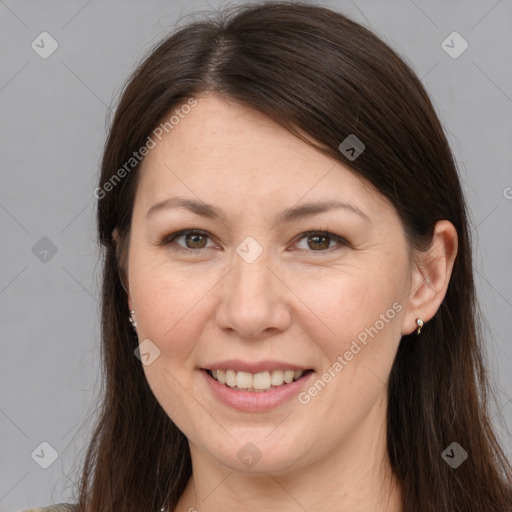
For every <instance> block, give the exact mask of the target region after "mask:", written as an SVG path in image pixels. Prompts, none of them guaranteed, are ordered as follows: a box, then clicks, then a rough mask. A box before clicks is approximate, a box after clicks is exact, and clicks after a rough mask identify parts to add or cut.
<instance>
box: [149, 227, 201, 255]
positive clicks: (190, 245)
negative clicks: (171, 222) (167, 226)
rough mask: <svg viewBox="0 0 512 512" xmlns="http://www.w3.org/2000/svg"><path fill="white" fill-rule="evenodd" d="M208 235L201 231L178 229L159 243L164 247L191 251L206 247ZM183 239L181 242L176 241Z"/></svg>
mask: <svg viewBox="0 0 512 512" xmlns="http://www.w3.org/2000/svg"><path fill="white" fill-rule="evenodd" d="M208 238H209V236H208V235H207V234H206V233H203V232H202V231H197V230H192V229H187V230H184V231H178V232H177V233H173V234H171V235H169V236H168V237H166V238H164V239H163V240H162V242H160V244H159V245H161V246H165V247H167V246H168V247H172V248H173V249H175V250H178V251H193V250H197V251H199V250H201V249H205V248H207V245H206V244H207V241H208ZM180 239H184V242H183V243H178V240H180Z"/></svg>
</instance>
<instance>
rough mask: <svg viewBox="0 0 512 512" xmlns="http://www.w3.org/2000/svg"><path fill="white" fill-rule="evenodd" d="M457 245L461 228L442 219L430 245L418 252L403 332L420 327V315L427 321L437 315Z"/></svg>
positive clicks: (404, 317)
mask: <svg viewBox="0 0 512 512" xmlns="http://www.w3.org/2000/svg"><path fill="white" fill-rule="evenodd" d="M457 248H458V237H457V230H456V229H455V227H454V226H453V224H452V223H451V222H449V221H447V220H440V221H438V222H437V223H436V225H435V228H434V234H433V239H432V244H431V246H430V248H429V249H428V250H427V251H415V253H414V261H415V263H413V265H412V275H411V289H410V292H409V299H408V301H407V307H406V311H405V314H404V316H403V320H402V334H410V333H412V332H414V331H415V330H416V329H417V328H418V326H417V325H416V319H417V318H421V319H422V320H423V322H424V323H425V324H426V323H427V322H428V321H429V320H430V319H431V318H432V317H433V316H434V315H435V314H436V312H437V310H438V309H439V307H440V306H441V303H442V302H443V299H444V297H445V295H446V290H447V289H448V284H449V282H450V277H451V275H452V269H453V264H454V262H455V257H456V256H457Z"/></svg>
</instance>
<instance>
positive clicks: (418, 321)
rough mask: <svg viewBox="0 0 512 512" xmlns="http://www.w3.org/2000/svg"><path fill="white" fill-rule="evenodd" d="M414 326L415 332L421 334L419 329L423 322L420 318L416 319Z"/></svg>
mask: <svg viewBox="0 0 512 512" xmlns="http://www.w3.org/2000/svg"><path fill="white" fill-rule="evenodd" d="M416 325H417V326H418V329H417V330H416V332H417V333H418V334H419V333H420V332H421V328H422V327H423V320H422V319H421V318H416Z"/></svg>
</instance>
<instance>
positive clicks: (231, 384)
mask: <svg viewBox="0 0 512 512" xmlns="http://www.w3.org/2000/svg"><path fill="white" fill-rule="evenodd" d="M202 370H203V371H204V372H205V373H206V374H207V375H209V377H210V378H212V379H213V380H215V381H217V382H218V383H220V384H222V385H224V386H225V387H227V388H229V389H232V390H234V391H249V392H253V393H265V392H269V391H272V390H273V389H278V388H284V387H286V386H288V385H289V384H291V383H292V382H296V381H298V380H300V379H303V378H305V377H306V376H307V375H309V374H310V373H311V372H313V370H312V369H307V370H289V369H283V370H272V371H263V372H258V373H251V372H245V371H236V370H233V369H225V370H221V369H214V370H211V369H209V368H202Z"/></svg>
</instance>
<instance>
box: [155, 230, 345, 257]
mask: <svg viewBox="0 0 512 512" xmlns="http://www.w3.org/2000/svg"><path fill="white" fill-rule="evenodd" d="M188 234H197V235H203V236H206V237H208V238H210V239H211V237H210V235H209V234H208V233H207V232H206V231H202V230H200V229H183V230H181V231H176V232H175V233H171V234H170V235H168V236H166V237H165V238H163V239H162V241H161V242H160V243H159V244H158V245H159V246H161V247H171V246H172V245H174V247H172V250H175V251H183V252H188V253H190V252H201V251H203V250H205V249H208V247H202V248H200V249H189V248H188V247H181V246H179V245H177V244H176V243H175V240H176V239H178V238H181V237H183V236H186V235H188ZM312 235H321V236H327V237H329V238H331V239H333V240H334V241H336V242H338V243H339V245H340V246H341V247H349V246H350V243H349V242H348V241H347V240H346V239H345V238H343V237H342V236H339V235H335V234H334V233H330V232H329V231H306V232H304V233H302V234H301V236H300V237H299V238H298V239H297V242H299V241H301V240H302V239H304V238H307V237H309V236H312ZM297 242H296V243H297ZM331 249H332V247H329V248H328V249H319V250H318V251H314V250H307V249H299V250H302V251H306V252H310V253H320V254H321V253H323V254H325V253H329V252H332V251H331Z"/></svg>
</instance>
